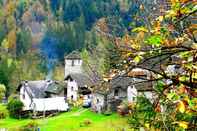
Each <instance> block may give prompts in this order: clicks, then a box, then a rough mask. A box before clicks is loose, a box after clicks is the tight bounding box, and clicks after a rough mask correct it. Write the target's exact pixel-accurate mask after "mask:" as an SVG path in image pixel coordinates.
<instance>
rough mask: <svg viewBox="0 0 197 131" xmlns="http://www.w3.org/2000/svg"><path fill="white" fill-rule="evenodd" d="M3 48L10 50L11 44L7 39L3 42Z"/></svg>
mask: <svg viewBox="0 0 197 131" xmlns="http://www.w3.org/2000/svg"><path fill="white" fill-rule="evenodd" d="M2 47H3V48H4V49H8V48H9V42H8V40H7V39H4V40H3V42H2Z"/></svg>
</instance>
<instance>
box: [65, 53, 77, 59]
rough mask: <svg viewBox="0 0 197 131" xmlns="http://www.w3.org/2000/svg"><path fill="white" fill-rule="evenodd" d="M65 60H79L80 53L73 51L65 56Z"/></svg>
mask: <svg viewBox="0 0 197 131" xmlns="http://www.w3.org/2000/svg"><path fill="white" fill-rule="evenodd" d="M65 59H71V60H72V59H81V56H80V53H79V52H78V51H73V52H71V53H70V54H68V55H67V56H65Z"/></svg>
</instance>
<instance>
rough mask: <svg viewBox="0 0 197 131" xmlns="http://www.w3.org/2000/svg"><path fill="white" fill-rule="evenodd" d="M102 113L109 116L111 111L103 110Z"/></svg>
mask: <svg viewBox="0 0 197 131" xmlns="http://www.w3.org/2000/svg"><path fill="white" fill-rule="evenodd" d="M103 114H104V115H105V116H110V115H111V114H112V111H105V112H104V113H103Z"/></svg>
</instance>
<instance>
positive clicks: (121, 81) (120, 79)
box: [110, 76, 133, 89]
mask: <svg viewBox="0 0 197 131" xmlns="http://www.w3.org/2000/svg"><path fill="white" fill-rule="evenodd" d="M132 82H133V78H131V77H124V76H117V77H115V78H114V79H112V80H111V82H110V84H111V86H112V88H116V87H121V88H122V89H127V87H128V86H129V85H131V84H132Z"/></svg>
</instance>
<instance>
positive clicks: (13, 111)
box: [7, 99, 23, 118]
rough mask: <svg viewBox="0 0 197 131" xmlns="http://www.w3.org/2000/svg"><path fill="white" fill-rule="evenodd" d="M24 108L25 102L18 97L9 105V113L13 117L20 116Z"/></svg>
mask: <svg viewBox="0 0 197 131" xmlns="http://www.w3.org/2000/svg"><path fill="white" fill-rule="evenodd" d="M22 108H23V103H22V102H21V101H20V100H18V99H12V100H10V101H9V103H8V105H7V109H8V111H9V115H10V116H11V117H13V118H20V117H21V112H22Z"/></svg>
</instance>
